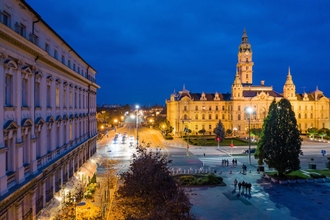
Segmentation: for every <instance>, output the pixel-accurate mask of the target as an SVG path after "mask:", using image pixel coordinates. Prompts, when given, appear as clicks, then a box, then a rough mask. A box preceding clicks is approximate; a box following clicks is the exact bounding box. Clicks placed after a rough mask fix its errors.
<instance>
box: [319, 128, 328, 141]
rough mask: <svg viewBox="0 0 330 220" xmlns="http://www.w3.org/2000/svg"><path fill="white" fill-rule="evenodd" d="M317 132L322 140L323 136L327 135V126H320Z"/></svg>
mask: <svg viewBox="0 0 330 220" xmlns="http://www.w3.org/2000/svg"><path fill="white" fill-rule="evenodd" d="M317 134H318V135H319V136H320V137H321V139H322V140H323V138H324V137H325V136H327V128H321V129H320V130H318V131H317Z"/></svg>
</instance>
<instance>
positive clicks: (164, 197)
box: [114, 147, 194, 220]
mask: <svg viewBox="0 0 330 220" xmlns="http://www.w3.org/2000/svg"><path fill="white" fill-rule="evenodd" d="M137 155H138V156H137V157H136V158H135V159H134V160H133V162H132V164H131V165H130V168H129V170H128V171H127V172H124V173H122V174H121V175H120V178H121V182H122V184H121V185H120V186H119V189H118V191H117V194H116V207H115V208H116V210H115V212H114V213H118V214H120V215H122V216H124V219H148V220H151V219H183V220H188V219H194V218H193V216H192V215H191V214H190V209H191V204H190V202H189V199H188V197H187V195H186V193H185V191H184V190H183V189H182V188H180V187H179V186H178V185H177V184H176V182H175V180H174V179H173V178H172V177H171V176H170V172H169V170H168V163H170V162H171V161H167V160H166V159H165V158H164V157H162V156H161V152H160V151H158V150H157V151H156V152H152V151H149V152H147V151H146V149H143V148H141V147H138V148H137Z"/></svg>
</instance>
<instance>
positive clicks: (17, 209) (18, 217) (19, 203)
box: [15, 200, 23, 220]
mask: <svg viewBox="0 0 330 220" xmlns="http://www.w3.org/2000/svg"><path fill="white" fill-rule="evenodd" d="M22 211H23V210H22V200H20V201H17V202H15V219H16V220H22V217H23V213H22Z"/></svg>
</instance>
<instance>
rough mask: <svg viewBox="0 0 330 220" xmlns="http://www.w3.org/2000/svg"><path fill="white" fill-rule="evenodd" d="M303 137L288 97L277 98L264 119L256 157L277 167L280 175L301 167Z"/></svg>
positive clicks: (261, 161)
mask: <svg viewBox="0 0 330 220" xmlns="http://www.w3.org/2000/svg"><path fill="white" fill-rule="evenodd" d="M300 147H301V138H300V135H299V130H298V126H297V120H296V117H295V115H294V112H293V111H292V108H291V104H290V102H289V101H288V100H287V99H281V100H280V101H279V102H278V103H276V102H275V100H274V101H273V102H272V104H271V105H270V107H269V113H268V116H267V118H266V119H265V121H264V124H263V129H262V134H261V138H260V141H259V142H258V146H257V150H256V153H255V154H254V156H255V158H256V159H258V163H259V164H263V162H265V163H266V164H267V165H268V166H269V167H273V168H275V169H276V170H277V171H278V173H279V175H283V174H287V173H290V172H292V171H295V170H299V169H300V160H299V155H300V154H302V151H301V149H300Z"/></svg>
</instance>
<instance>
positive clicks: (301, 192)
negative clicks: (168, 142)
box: [170, 149, 330, 220]
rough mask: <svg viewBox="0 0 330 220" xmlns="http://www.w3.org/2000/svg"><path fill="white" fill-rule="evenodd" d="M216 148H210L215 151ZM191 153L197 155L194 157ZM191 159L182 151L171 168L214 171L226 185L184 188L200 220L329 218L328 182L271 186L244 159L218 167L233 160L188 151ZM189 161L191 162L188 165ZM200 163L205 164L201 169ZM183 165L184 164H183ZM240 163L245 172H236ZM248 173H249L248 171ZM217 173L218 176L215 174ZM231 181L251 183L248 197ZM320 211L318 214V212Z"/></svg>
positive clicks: (222, 153)
mask: <svg viewBox="0 0 330 220" xmlns="http://www.w3.org/2000/svg"><path fill="white" fill-rule="evenodd" d="M216 150H217V149H214V151H216ZM194 151H196V153H198V155H200V156H195V154H194ZM190 154H191V156H189V157H187V156H186V155H185V151H184V149H182V151H181V152H178V153H177V154H175V155H171V158H170V159H172V160H173V162H172V164H171V167H173V168H175V169H178V168H181V169H182V170H188V169H190V168H192V169H193V170H195V169H198V168H201V167H204V169H205V170H210V169H211V170H212V169H213V170H214V169H216V170H217V175H218V176H219V175H220V176H222V177H223V181H224V183H225V184H226V186H201V187H191V188H189V189H188V188H187V192H188V194H189V196H190V202H191V203H192V204H193V206H192V209H191V211H192V213H193V214H195V215H196V216H197V217H198V219H200V220H217V219H252V220H254V219H267V220H268V219H270V220H272V219H274V220H278V219H286V220H287V219H288V220H291V219H292V220H293V219H329V218H330V200H329V199H328V195H330V184H329V183H311V184H306V183H301V184H299V183H294V184H287V185H280V184H276V183H272V182H271V181H270V180H267V179H265V178H263V177H262V176H261V175H260V174H258V173H257V171H256V167H257V161H256V160H255V159H254V158H251V159H252V160H251V162H252V165H248V157H247V156H240V157H239V156H235V158H236V159H237V163H238V164H237V167H235V166H231V165H229V166H222V165H221V160H222V159H228V160H229V161H230V162H231V160H232V159H233V158H234V157H231V156H229V154H228V152H225V150H223V149H222V151H218V153H216V154H215V153H214V154H210V152H209V154H210V155H209V156H208V155H206V156H205V157H204V156H203V155H202V154H201V150H198V149H191V150H190ZM192 161H193V163H192ZM203 161H204V162H205V164H204V166H203ZM184 162H185V163H184ZM242 164H245V165H247V173H246V174H242V173H240V171H241V169H242ZM250 170H251V172H250ZM220 171H221V174H219V173H220ZM234 179H237V181H238V182H242V181H243V180H244V181H245V182H249V183H251V184H252V188H251V194H249V193H243V194H242V193H241V192H240V193H239V192H238V190H237V189H236V190H235V189H234V184H233V183H234ZM321 210H322V211H321Z"/></svg>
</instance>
